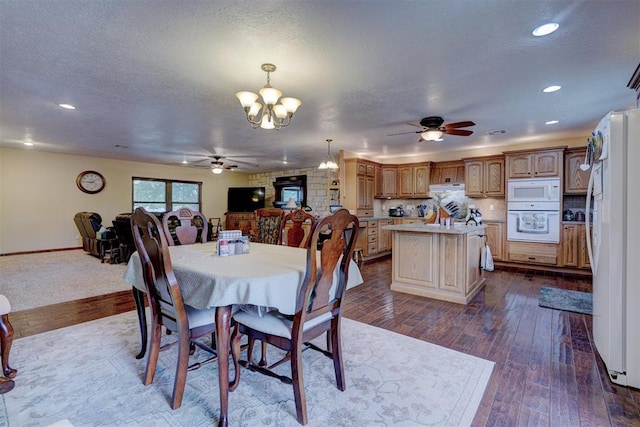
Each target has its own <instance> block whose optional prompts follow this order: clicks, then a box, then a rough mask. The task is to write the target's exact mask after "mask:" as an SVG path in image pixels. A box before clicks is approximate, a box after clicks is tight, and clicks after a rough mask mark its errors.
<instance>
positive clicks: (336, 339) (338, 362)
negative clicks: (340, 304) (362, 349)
mask: <svg viewBox="0 0 640 427" xmlns="http://www.w3.org/2000/svg"><path fill="white" fill-rule="evenodd" d="M329 334H330V335H331V353H332V354H333V370H334V371H335V374H336V385H337V387H338V390H340V391H345V389H346V388H347V385H346V383H345V380H344V364H343V363H342V341H341V339H340V322H339V320H336V319H333V321H332V324H331V331H329V333H327V336H329Z"/></svg>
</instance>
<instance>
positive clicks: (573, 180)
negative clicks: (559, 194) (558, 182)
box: [564, 147, 589, 194]
mask: <svg viewBox="0 0 640 427" xmlns="http://www.w3.org/2000/svg"><path fill="white" fill-rule="evenodd" d="M586 152H587V149H586V148H584V147H579V148H570V149H567V150H566V151H565V153H564V192H565V194H587V185H588V184H589V171H588V170H587V171H583V170H582V169H580V165H582V163H583V162H584V156H585V154H586Z"/></svg>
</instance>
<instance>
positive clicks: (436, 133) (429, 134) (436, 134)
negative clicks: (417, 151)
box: [420, 129, 443, 141]
mask: <svg viewBox="0 0 640 427" xmlns="http://www.w3.org/2000/svg"><path fill="white" fill-rule="evenodd" d="M442 135H443V132H442V131H441V130H437V129H429V130H428V131H426V132H422V133H421V134H420V136H421V137H422V139H424V140H426V141H436V140H438V139H440V138H442Z"/></svg>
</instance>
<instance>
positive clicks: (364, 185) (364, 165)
mask: <svg viewBox="0 0 640 427" xmlns="http://www.w3.org/2000/svg"><path fill="white" fill-rule="evenodd" d="M344 163H345V182H344V206H345V208H347V209H352V210H355V212H356V216H358V217H372V216H373V195H374V192H375V164H374V163H371V162H366V161H362V160H361V159H346V160H345V161H344Z"/></svg>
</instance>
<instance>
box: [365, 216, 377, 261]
mask: <svg viewBox="0 0 640 427" xmlns="http://www.w3.org/2000/svg"><path fill="white" fill-rule="evenodd" d="M365 253H366V256H369V255H375V254H377V253H378V221H367V250H366V251H365Z"/></svg>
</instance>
